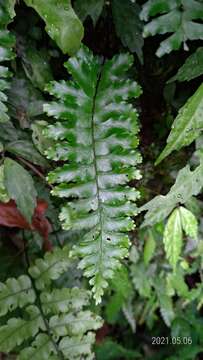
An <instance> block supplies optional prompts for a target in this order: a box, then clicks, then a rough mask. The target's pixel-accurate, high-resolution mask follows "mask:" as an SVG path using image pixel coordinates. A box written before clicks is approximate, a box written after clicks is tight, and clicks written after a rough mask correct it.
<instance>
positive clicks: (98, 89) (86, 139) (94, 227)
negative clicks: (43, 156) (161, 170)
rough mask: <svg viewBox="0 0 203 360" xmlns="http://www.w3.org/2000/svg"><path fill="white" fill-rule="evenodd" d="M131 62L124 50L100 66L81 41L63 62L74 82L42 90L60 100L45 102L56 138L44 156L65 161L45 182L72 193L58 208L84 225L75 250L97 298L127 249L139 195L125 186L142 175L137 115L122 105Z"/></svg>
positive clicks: (72, 224) (133, 88) (67, 219)
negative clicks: (137, 166)
mask: <svg viewBox="0 0 203 360" xmlns="http://www.w3.org/2000/svg"><path fill="white" fill-rule="evenodd" d="M131 64H132V57H131V56H129V55H127V54H121V55H117V56H115V57H114V58H113V59H112V60H109V61H107V62H106V63H105V64H104V65H103V66H102V65H101V61H100V59H98V58H97V57H95V58H94V57H93V54H92V53H91V52H89V50H88V49H87V48H85V47H83V48H81V50H80V51H79V52H78V54H77V56H76V57H74V58H70V60H69V61H68V62H67V63H66V67H67V69H68V70H69V72H70V73H71V74H72V77H73V80H74V81H72V82H67V83H66V82H64V81H62V82H53V83H50V85H48V86H47V90H48V91H49V93H50V94H52V95H55V97H57V98H58V99H59V100H58V101H53V102H51V103H49V104H46V105H45V106H44V109H45V111H46V112H47V114H48V115H49V116H54V117H55V118H56V119H59V120H60V122H56V123H55V125H50V126H49V127H48V129H47V130H45V133H46V135H47V136H48V137H50V138H51V139H53V140H57V144H56V146H54V147H50V149H48V150H47V152H46V153H47V156H48V157H49V158H51V159H54V160H62V159H63V160H65V161H66V162H67V163H66V164H64V166H62V167H59V168H57V169H56V170H55V171H52V172H50V173H49V175H48V181H49V182H50V183H53V184H55V186H54V189H53V190H52V194H53V195H55V196H59V197H60V198H64V199H65V198H67V199H69V202H68V203H67V205H65V206H64V207H63V208H62V211H61V214H60V219H61V221H62V223H63V227H64V229H67V230H68V229H73V230H88V232H87V234H86V235H85V236H84V237H83V239H82V240H81V242H80V244H79V245H78V246H75V247H74V249H73V251H72V255H74V256H77V257H80V258H82V260H81V261H80V263H79V268H81V269H83V270H84V275H85V276H87V277H88V278H90V284H91V285H92V286H93V292H94V296H95V299H96V301H97V302H99V301H101V296H102V295H103V292H104V289H105V288H106V287H107V285H108V282H107V281H108V279H110V278H112V277H113V275H114V272H115V270H116V269H117V268H118V267H119V266H120V259H122V258H124V257H125V256H127V254H128V246H129V239H128V236H127V235H126V232H127V231H129V230H131V229H133V228H134V224H133V221H132V220H131V219H130V215H135V211H136V206H135V204H134V203H133V202H134V201H135V200H136V199H137V197H138V196H139V194H138V192H137V191H136V190H135V189H132V188H130V187H128V186H126V183H127V182H128V181H129V180H131V179H139V178H140V174H139V171H138V170H137V169H136V168H135V166H136V165H137V164H138V163H139V162H140V160H141V159H140V155H139V153H138V152H137V150H136V147H137V143H138V141H137V136H136V134H137V132H138V125H137V113H136V111H135V110H134V109H133V107H132V105H130V104H128V103H127V100H128V99H130V98H133V97H137V96H139V94H140V88H139V86H138V85H137V84H136V83H135V82H133V81H131V80H127V79H126V75H125V72H126V71H127V70H128V68H129V67H130V66H131ZM66 139H68V141H67V140H66ZM57 184H59V185H57ZM71 199H73V200H72V201H71Z"/></svg>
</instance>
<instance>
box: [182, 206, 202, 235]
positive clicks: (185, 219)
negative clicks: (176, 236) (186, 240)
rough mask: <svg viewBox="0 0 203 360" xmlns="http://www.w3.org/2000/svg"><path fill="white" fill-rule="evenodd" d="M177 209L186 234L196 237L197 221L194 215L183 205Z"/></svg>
mask: <svg viewBox="0 0 203 360" xmlns="http://www.w3.org/2000/svg"><path fill="white" fill-rule="evenodd" d="M179 210H180V216H181V223H182V227H183V230H184V231H185V233H186V235H188V236H190V237H192V238H194V239H197V232H198V223H197V219H196V217H195V216H194V215H193V213H192V212H191V211H189V210H188V209H186V208H185V207H183V206H180V208H179Z"/></svg>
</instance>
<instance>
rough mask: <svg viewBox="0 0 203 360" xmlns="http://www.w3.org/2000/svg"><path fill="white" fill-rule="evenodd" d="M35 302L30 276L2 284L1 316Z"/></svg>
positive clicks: (9, 280) (0, 292)
mask: <svg viewBox="0 0 203 360" xmlns="http://www.w3.org/2000/svg"><path fill="white" fill-rule="evenodd" d="M34 301H35V293H34V291H33V289H32V284H31V280H30V278H29V277H28V276H26V275H22V276H20V277H19V278H18V279H14V278H12V279H8V280H7V281H6V282H5V283H0V316H4V315H6V314H7V313H8V311H13V310H15V309H16V308H17V307H20V308H22V307H24V306H25V305H27V304H32V303H33V302H34Z"/></svg>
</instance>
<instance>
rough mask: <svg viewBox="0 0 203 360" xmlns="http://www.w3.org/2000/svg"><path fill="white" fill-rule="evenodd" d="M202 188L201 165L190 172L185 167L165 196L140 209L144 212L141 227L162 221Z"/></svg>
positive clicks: (158, 197) (202, 167)
mask: <svg viewBox="0 0 203 360" xmlns="http://www.w3.org/2000/svg"><path fill="white" fill-rule="evenodd" d="M202 186H203V164H202V163H201V164H200V165H199V166H198V167H196V169H195V170H193V171H191V170H190V167H189V166H188V165H187V166H185V167H184V168H183V169H181V170H180V171H179V173H178V175H177V178H176V181H175V184H174V185H173V186H172V187H171V189H170V191H169V192H168V194H167V195H158V196H156V197H155V198H154V199H152V200H151V201H149V202H148V203H146V204H145V205H143V206H142V207H141V208H140V211H146V210H147V213H146V215H145V220H144V222H143V224H142V227H144V226H147V225H153V224H156V223H159V222H160V221H162V220H164V219H165V218H166V217H167V216H168V215H169V214H170V212H171V211H172V210H173V209H174V208H175V207H176V206H177V205H178V204H179V203H181V204H184V203H186V202H187V201H188V200H189V199H190V198H191V196H193V195H197V194H199V192H200V191H201V189H202Z"/></svg>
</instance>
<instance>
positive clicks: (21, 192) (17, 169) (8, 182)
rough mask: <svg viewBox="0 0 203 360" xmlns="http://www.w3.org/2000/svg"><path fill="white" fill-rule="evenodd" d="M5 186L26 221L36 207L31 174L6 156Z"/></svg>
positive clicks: (30, 218) (35, 194) (30, 220)
mask: <svg viewBox="0 0 203 360" xmlns="http://www.w3.org/2000/svg"><path fill="white" fill-rule="evenodd" d="M4 179H5V187H6V190H7V192H8V194H9V196H10V198H11V199H13V200H15V201H16V204H17V207H18V209H19V211H20V212H21V213H22V215H23V216H24V217H25V218H26V220H27V221H28V223H31V222H32V216H33V214H34V210H35V207H36V204H37V203H36V196H37V193H36V190H35V186H34V182H33V179H32V176H31V175H30V174H29V172H28V171H26V170H25V169H24V168H23V167H22V166H21V165H20V164H18V163H17V162H16V161H14V160H12V159H10V158H6V159H5V161H4Z"/></svg>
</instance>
